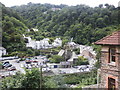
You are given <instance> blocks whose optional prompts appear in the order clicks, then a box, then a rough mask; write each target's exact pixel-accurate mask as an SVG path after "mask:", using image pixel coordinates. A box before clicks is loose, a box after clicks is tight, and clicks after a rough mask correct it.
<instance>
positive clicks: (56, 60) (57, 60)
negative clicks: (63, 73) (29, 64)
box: [50, 55, 64, 63]
mask: <svg viewBox="0 0 120 90" xmlns="http://www.w3.org/2000/svg"><path fill="white" fill-rule="evenodd" d="M61 61H64V58H63V57H62V56H59V55H53V56H52V57H51V58H50V62H51V63H60V62H61Z"/></svg>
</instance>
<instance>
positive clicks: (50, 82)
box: [45, 75, 66, 88]
mask: <svg viewBox="0 0 120 90" xmlns="http://www.w3.org/2000/svg"><path fill="white" fill-rule="evenodd" d="M45 87H46V88H66V86H65V81H64V78H63V77H62V76H60V75H59V76H54V77H51V78H48V79H47V80H46V82H45Z"/></svg>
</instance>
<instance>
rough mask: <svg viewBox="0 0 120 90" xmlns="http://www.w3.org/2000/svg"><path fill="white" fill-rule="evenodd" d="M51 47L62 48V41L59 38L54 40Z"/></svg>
mask: <svg viewBox="0 0 120 90" xmlns="http://www.w3.org/2000/svg"><path fill="white" fill-rule="evenodd" d="M52 46H53V47H59V46H62V40H61V39H60V38H56V39H55V40H54V42H53V43H52Z"/></svg>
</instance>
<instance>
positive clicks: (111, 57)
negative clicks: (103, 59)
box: [109, 47, 116, 63]
mask: <svg viewBox="0 0 120 90" xmlns="http://www.w3.org/2000/svg"><path fill="white" fill-rule="evenodd" d="M115 55H116V48H115V47H110V48H109V63H115V61H116V56H115Z"/></svg>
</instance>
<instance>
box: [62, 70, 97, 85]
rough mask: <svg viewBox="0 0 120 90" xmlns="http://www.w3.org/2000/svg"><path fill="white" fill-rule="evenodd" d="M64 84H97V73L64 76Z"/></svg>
mask: <svg viewBox="0 0 120 90" xmlns="http://www.w3.org/2000/svg"><path fill="white" fill-rule="evenodd" d="M63 77H64V81H65V82H66V84H80V86H81V85H82V86H83V85H91V84H96V83H97V72H96V71H91V72H89V73H80V74H69V75H64V76H63Z"/></svg>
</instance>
